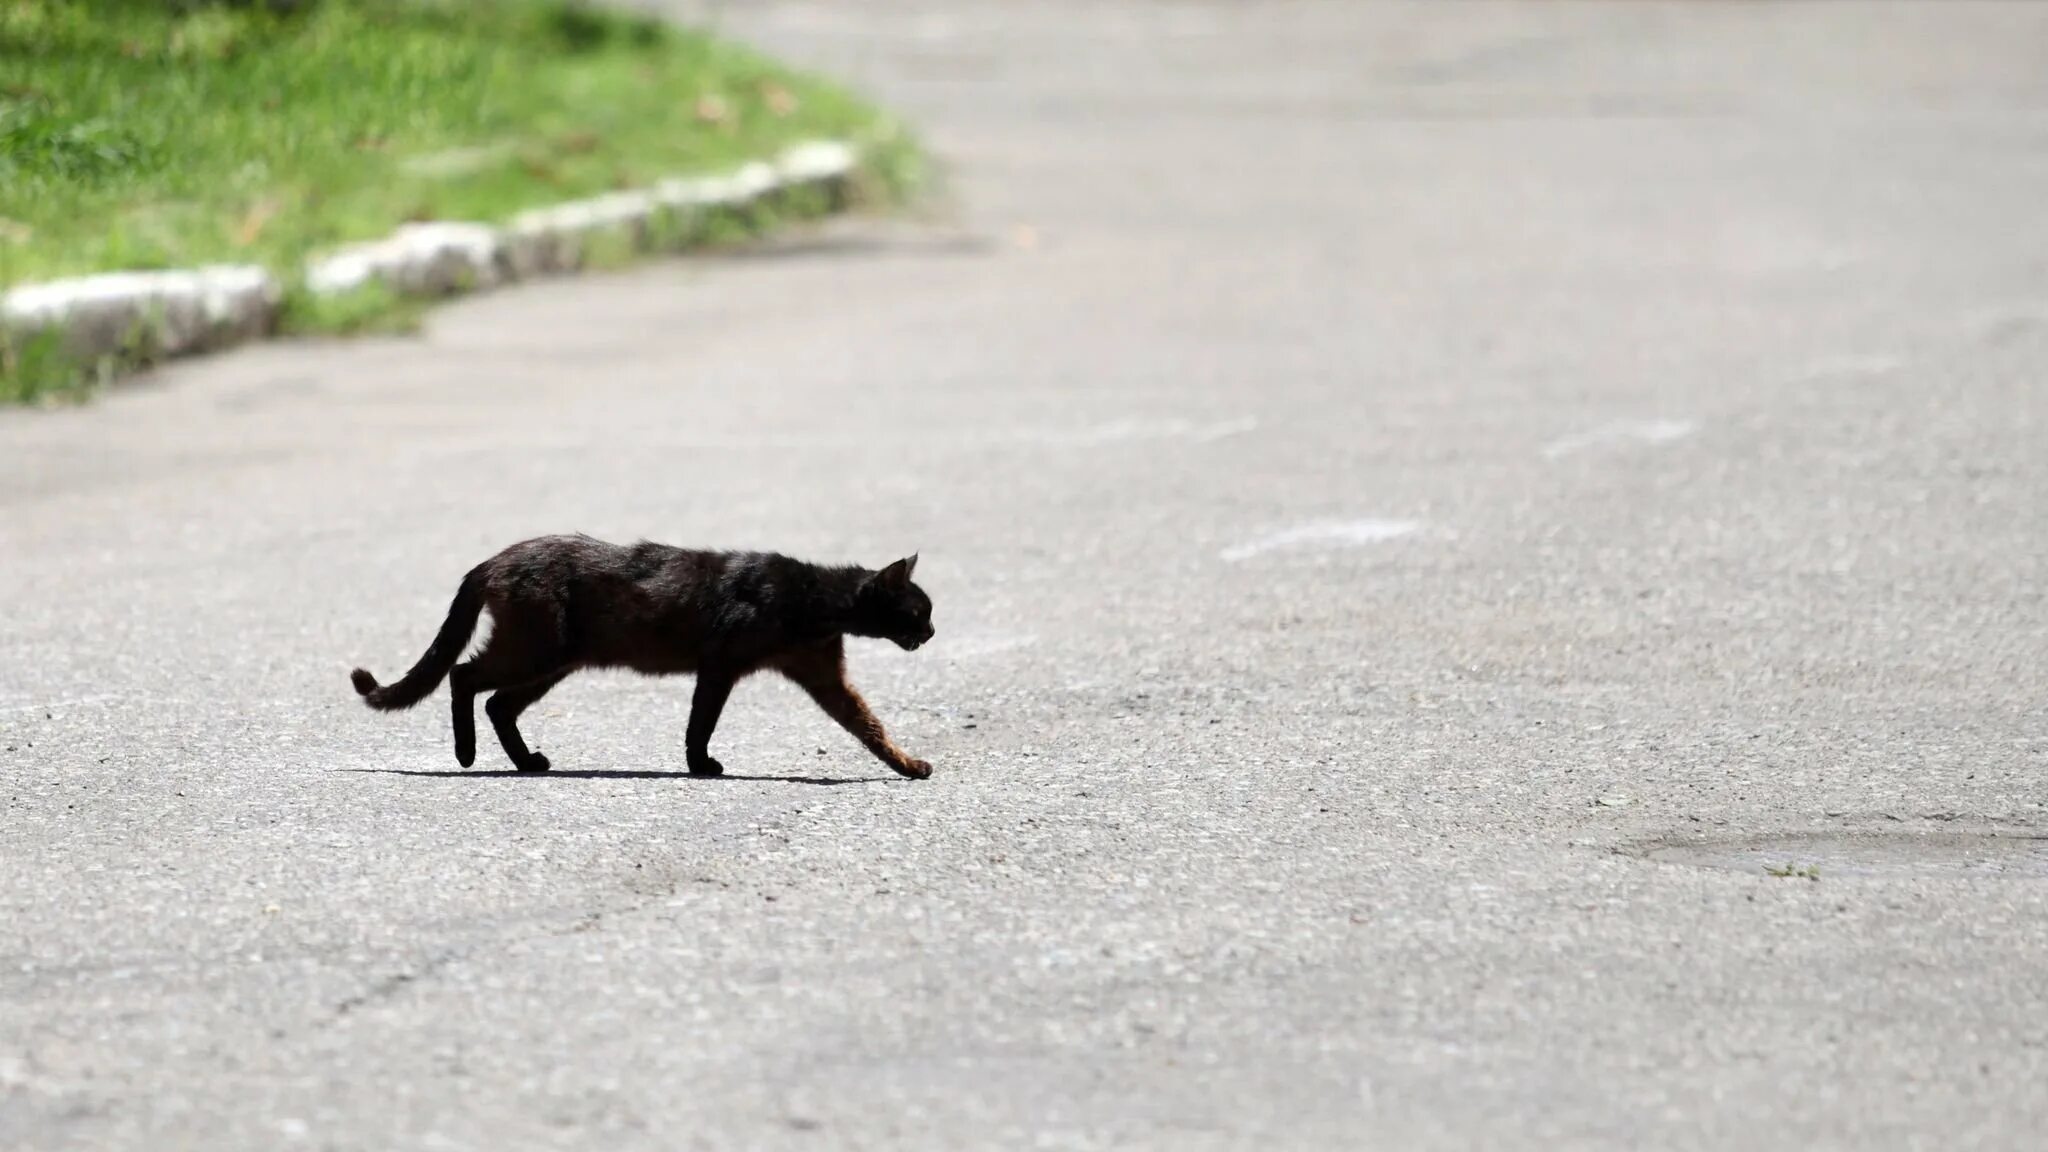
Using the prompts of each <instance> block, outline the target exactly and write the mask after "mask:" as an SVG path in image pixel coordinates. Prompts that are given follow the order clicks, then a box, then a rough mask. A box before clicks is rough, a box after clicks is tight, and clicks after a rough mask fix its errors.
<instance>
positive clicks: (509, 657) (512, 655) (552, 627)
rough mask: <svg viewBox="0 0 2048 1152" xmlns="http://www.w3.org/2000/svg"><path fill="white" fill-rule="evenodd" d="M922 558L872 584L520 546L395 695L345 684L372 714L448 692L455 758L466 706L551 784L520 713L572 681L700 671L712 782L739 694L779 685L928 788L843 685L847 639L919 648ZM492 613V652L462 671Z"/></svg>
mask: <svg viewBox="0 0 2048 1152" xmlns="http://www.w3.org/2000/svg"><path fill="white" fill-rule="evenodd" d="M916 567H917V557H916V556H910V557H907V558H905V559H902V560H898V561H896V562H895V563H894V564H891V565H889V566H888V567H886V568H883V569H882V570H881V571H879V572H871V571H869V570H867V569H865V568H857V567H837V568H827V567H820V566H819V565H816V564H806V563H804V562H803V561H801V560H792V559H790V558H789V557H787V556H780V555H777V554H775V553H772V552H693V551H688V550H685V549H681V548H670V547H668V546H666V545H662V544H650V543H646V542H642V543H639V544H635V545H633V546H631V547H621V546H619V545H616V544H607V543H605V542H603V541H601V540H593V539H591V538H590V537H588V536H543V537H540V538H538V539H534V540H527V541H524V542H522V543H518V544H514V545H512V546H511V547H510V548H507V549H505V550H504V551H503V552H500V553H498V554H497V555H496V556H493V557H491V558H490V559H489V560H486V561H484V562H483V563H481V564H479V565H477V566H476V567H475V568H472V569H470V571H469V575H467V576H464V577H463V578H462V587H461V588H460V589H458V590H457V591H456V593H455V602H454V603H453V604H451V605H450V606H449V608H448V619H447V620H446V621H444V622H443V623H442V625H441V631H440V633H439V634H438V635H436V636H435V637H434V642H433V644H432V645H430V646H429V647H428V648H427V651H426V654H425V655H423V656H421V657H420V660H419V663H417V664H415V665H413V668H412V670H411V671H410V672H407V673H406V674H405V677H404V678H403V679H401V680H399V681H398V682H397V683H396V684H391V685H389V686H379V685H378V683H377V678H376V677H374V676H372V675H370V674H369V673H368V672H367V671H364V670H363V669H361V668H358V669H356V670H355V671H354V672H352V673H350V674H349V679H350V680H351V681H353V682H354V683H355V687H356V691H357V692H358V693H360V694H361V695H362V697H363V699H364V701H365V702H366V703H368V704H369V705H370V707H372V708H378V709H384V710H393V709H399V708H410V707H412V706H413V705H415V704H418V703H419V702H420V701H421V700H424V699H426V698H427V696H428V695H429V694H430V693H432V692H433V690H434V687H435V685H437V684H439V683H440V682H441V680H442V678H443V677H446V678H447V680H448V689H449V692H450V693H451V694H452V695H453V697H454V706H455V758H456V760H458V761H460V762H461V764H462V766H463V767H465V768H467V767H469V766H470V765H471V764H474V763H475V762H476V719H475V715H474V712H473V702H474V701H475V699H476V697H477V695H478V694H479V693H482V692H489V693H492V696H491V698H490V699H489V700H488V701H486V702H485V704H484V712H485V713H486V714H487V715H489V716H490V718H491V726H492V727H493V728H495V729H497V732H498V742H499V743H501V744H503V745H504V746H505V754H506V755H507V756H510V757H511V758H512V765H513V767H515V768H517V769H518V770H519V771H521V772H545V771H547V770H548V758H547V757H546V756H543V755H541V754H540V753H538V752H534V751H530V750H529V749H528V748H527V747H526V740H525V738H524V737H522V736H520V734H519V727H518V721H519V714H520V713H521V712H523V711H525V710H526V709H527V708H528V707H529V706H530V705H532V704H533V702H534V701H536V700H539V699H540V698H541V697H542V696H544V695H546V694H547V692H548V690H549V689H550V688H553V687H554V686H555V685H557V684H559V683H561V682H562V679H563V678H564V677H566V676H568V675H569V674H570V673H571V672H574V671H576V670H577V669H579V668H631V669H633V670H634V671H636V672H644V673H647V674H649V675H656V676H660V675H668V674H671V673H676V672H694V673H696V676H697V691H696V695H695V696H694V697H693V698H692V700H691V702H690V728H689V733H688V735H687V736H686V737H685V739H684V743H683V748H684V752H685V756H686V759H687V762H688V764H689V768H690V773H691V775H694V776H716V775H718V774H720V773H721V772H723V771H724V770H725V769H724V768H723V767H722V766H721V765H720V764H719V763H718V761H716V760H714V759H712V758H711V752H710V744H711V730H712V729H713V728H716V727H717V726H718V714H719V712H720V711H721V710H722V709H723V708H724V707H725V700H726V697H727V696H728V695H729V694H730V693H731V692H732V688H733V685H734V684H736V683H738V682H739V680H740V679H741V678H743V677H745V676H749V675H752V674H753V673H755V672H759V671H763V670H773V671H776V672H780V673H781V674H783V675H784V676H787V677H789V678H790V679H791V680H793V681H795V682H796V683H797V684H798V685H799V686H801V687H802V688H803V689H804V691H806V692H808V693H810V695H811V699H813V700H816V701H817V702H818V706H819V707H821V708H823V709H824V710H825V712H826V713H827V714H828V715H830V716H831V717H832V718H833V719H834V720H837V721H838V722H839V723H840V725H841V726H842V727H844V728H845V729H846V730H847V731H848V732H851V733H853V735H854V738H855V739H857V740H859V741H860V742H861V743H862V744H865V745H866V746H867V748H868V751H870V752H873V753H874V754H875V755H876V756H877V757H879V758H880V759H881V760H882V761H883V762H884V763H886V764H888V765H889V767H891V768H894V769H895V770H896V771H898V772H900V773H902V774H903V775H905V776H909V777H911V778H913V779H918V780H922V779H924V778H925V777H927V776H930V775H931V774H932V766H931V765H930V764H927V763H926V762H924V761H923V760H918V759H914V758H913V757H911V756H909V755H907V754H906V753H904V752H903V750H902V749H900V748H898V747H896V745H895V744H893V743H891V742H890V740H889V737H888V734H887V733H885V732H884V731H882V722H881V721H879V720H877V719H875V715H874V713H872V712H870V711H868V706H867V703H866V702H865V701H863V700H862V699H861V698H860V693H858V692H856V691H854V689H853V685H852V684H849V683H848V682H847V680H846V660H845V654H844V651H843V640H844V638H845V637H847V636H872V637H879V638H881V639H885V640H892V641H894V642H895V643H896V644H897V645H898V646H899V647H902V648H904V649H915V648H917V647H918V646H920V645H922V644H923V643H924V642H925V641H927V640H930V639H931V638H932V635H933V630H932V601H931V597H929V596H927V595H925V593H924V589H922V588H919V587H918V586H917V585H916V584H913V583H911V580H910V576H911V572H912V571H913V570H914V569H915V568H916ZM485 608H489V609H490V610H491V620H492V623H493V627H492V629H491V635H490V639H489V640H487V641H486V642H485V643H484V646H483V649H482V650H481V651H479V652H478V653H477V654H476V656H475V658H473V659H471V660H468V661H466V662H463V663H460V664H458V663H456V661H458V660H460V659H461V658H462V652H463V649H464V648H466V647H467V646H468V645H469V638H470V634H471V633H472V632H474V631H475V630H476V622H477V617H478V615H480V614H481V613H482V611H483V610H484V609H485Z"/></svg>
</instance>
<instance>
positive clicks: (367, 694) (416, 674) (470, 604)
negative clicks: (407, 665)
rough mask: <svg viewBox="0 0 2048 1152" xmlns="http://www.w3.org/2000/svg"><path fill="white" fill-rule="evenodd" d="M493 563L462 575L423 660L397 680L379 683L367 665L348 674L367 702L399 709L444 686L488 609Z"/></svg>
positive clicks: (386, 708)
mask: <svg viewBox="0 0 2048 1152" xmlns="http://www.w3.org/2000/svg"><path fill="white" fill-rule="evenodd" d="M489 567H490V566H489V564H488V563H484V564H479V565H477V566H476V567H474V568H472V569H470V570H469V575H467V576H464V577H463V578H462V587H460V588H458V589H456V591H455V602H454V603H452V604H450V605H448V619H446V620H443V621H442V622H441V631H440V632H438V633H436V634H435V636H434V642H433V643H432V644H429V645H427V651H426V653H425V654H424V655H422V656H421V657H420V659H419V663H417V664H414V665H413V666H412V670H411V671H410V672H407V673H406V674H405V675H404V676H403V677H402V678H400V679H399V681H398V682H397V683H396V684H389V685H379V684H378V683H377V678H376V677H375V676H372V675H370V673H369V671H368V670H367V669H363V668H358V669H356V670H355V671H353V672H351V673H349V674H348V678H349V682H350V683H352V684H354V685H355V686H356V693H357V694H358V695H360V696H361V697H362V698H363V703H365V704H368V705H369V706H370V707H372V708H375V709H377V710H379V711H381V712H395V711H397V710H399V709H401V708H410V707H412V706H413V705H415V704H417V703H419V702H420V701H422V700H425V699H426V698H427V696H428V695H429V694H431V693H432V692H433V691H434V689H435V688H437V687H439V686H440V683H441V681H442V680H443V679H444V678H445V677H446V676H447V675H448V670H449V669H450V668H453V667H455V662H456V661H457V660H460V659H462V650H463V649H464V648H467V647H468V646H469V637H470V634H471V633H473V632H475V631H476V620H477V617H478V616H480V615H482V614H483V610H484V577H485V576H486V575H488V573H489Z"/></svg>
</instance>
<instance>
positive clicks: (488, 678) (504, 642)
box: [448, 611, 564, 768]
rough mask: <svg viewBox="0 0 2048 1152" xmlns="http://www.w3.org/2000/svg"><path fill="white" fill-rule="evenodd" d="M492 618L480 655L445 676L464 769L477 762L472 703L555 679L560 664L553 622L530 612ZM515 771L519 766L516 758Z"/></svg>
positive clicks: (458, 760)
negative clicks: (491, 695)
mask: <svg viewBox="0 0 2048 1152" xmlns="http://www.w3.org/2000/svg"><path fill="white" fill-rule="evenodd" d="M492 615H493V616H494V617H496V621H495V624H494V626H493V627H492V629H491V638H490V639H489V640H487V641H485V642H484V646H483V650H482V651H480V652H478V653H477V654H476V656H475V657H473V658H471V659H470V660H467V661H465V662H463V663H461V664H457V665H456V666H455V668H454V670H453V671H451V672H449V673H448V697H449V707H450V708H451V710H452V715H451V720H452V722H453V725H454V729H455V761H456V763H458V764H461V765H462V766H463V767H464V768H467V767H469V766H470V765H472V764H475V763H476V698H477V697H478V696H479V695H481V694H483V693H485V692H496V691H498V690H500V689H505V688H516V687H518V686H520V685H525V684H532V683H534V682H536V681H539V680H542V679H544V678H546V677H548V676H554V675H557V674H558V673H560V672H561V671H562V669H563V664H564V661H563V659H562V644H561V640H560V637H559V635H558V631H559V630H558V629H557V628H552V627H548V626H547V625H548V624H549V623H551V621H546V620H543V619H539V618H538V616H539V614H537V613H532V612H504V613H500V612H496V611H494V612H493V613H492ZM493 723H495V720H494V721H493ZM513 766H514V767H518V766H519V765H518V759H517V757H515V758H514V761H513Z"/></svg>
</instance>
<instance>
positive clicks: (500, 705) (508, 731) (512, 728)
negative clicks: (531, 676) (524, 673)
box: [484, 671, 569, 772]
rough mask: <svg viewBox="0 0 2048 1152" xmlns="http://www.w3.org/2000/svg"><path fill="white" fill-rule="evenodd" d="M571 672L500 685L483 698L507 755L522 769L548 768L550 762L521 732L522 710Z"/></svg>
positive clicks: (538, 769)
mask: <svg viewBox="0 0 2048 1152" xmlns="http://www.w3.org/2000/svg"><path fill="white" fill-rule="evenodd" d="M568 675H569V673H568V672H567V671H562V672H556V673H554V674H552V675H549V676H543V677H541V678H540V679H539V680H535V681H534V682H532V683H530V684H520V685H518V686H516V687H512V688H500V689H498V691H497V692H495V693H493V694H492V696H491V698H490V699H489V700H486V701H484V714H485V715H486V716H489V717H490V718H491V727H492V728H494V729H496V730H497V733H498V743H499V744H501V745H503V746H504V748H505V755H507V756H509V757H511V758H512V766H513V767H514V768H517V769H518V770H519V771H521V772H545V771H547V770H548V767H549V765H548V758H547V757H546V756H544V755H542V754H541V753H539V752H535V751H533V750H531V749H529V748H528V747H527V746H526V738H525V737H524V736H521V735H520V734H519V714H520V713H521V712H524V711H526V710H527V709H528V708H530V707H532V706H533V704H534V702H535V701H537V700H539V699H540V698H541V697H543V696H545V695H547V694H548V690H549V689H551V688H553V687H554V686H555V685H557V684H560V683H561V682H562V680H563V678H564V677H566V676H568Z"/></svg>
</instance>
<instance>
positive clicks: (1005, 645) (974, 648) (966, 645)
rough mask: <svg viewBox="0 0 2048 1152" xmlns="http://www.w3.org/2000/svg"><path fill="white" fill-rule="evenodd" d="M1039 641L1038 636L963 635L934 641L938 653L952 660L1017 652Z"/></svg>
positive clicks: (942, 637)
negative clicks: (952, 638) (954, 638)
mask: <svg viewBox="0 0 2048 1152" xmlns="http://www.w3.org/2000/svg"><path fill="white" fill-rule="evenodd" d="M1036 643H1038V637H1036V636H963V637H961V638H959V639H957V640H948V639H947V638H946V637H944V636H941V637H939V638H938V640H936V641H934V642H933V645H932V646H933V648H934V649H936V653H935V654H936V655H940V656H945V657H947V658H948V659H952V660H972V659H975V658H977V657H982V656H999V655H1001V654H1002V653H1004V652H1015V651H1017V650H1019V649H1022V648H1029V647H1031V646H1032V645H1034V644H1036Z"/></svg>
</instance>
